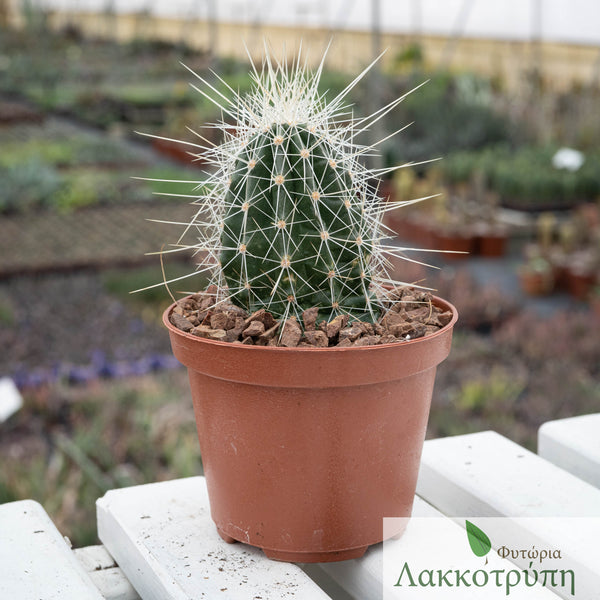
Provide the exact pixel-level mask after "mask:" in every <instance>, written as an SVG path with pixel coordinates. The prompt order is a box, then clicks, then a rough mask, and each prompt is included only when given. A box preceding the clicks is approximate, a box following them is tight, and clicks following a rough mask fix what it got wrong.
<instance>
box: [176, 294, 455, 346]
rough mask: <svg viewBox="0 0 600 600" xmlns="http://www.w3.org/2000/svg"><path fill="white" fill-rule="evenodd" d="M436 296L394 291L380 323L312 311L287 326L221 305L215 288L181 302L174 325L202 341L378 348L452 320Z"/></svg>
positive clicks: (266, 314) (261, 312)
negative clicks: (323, 317)
mask: <svg viewBox="0 0 600 600" xmlns="http://www.w3.org/2000/svg"><path fill="white" fill-rule="evenodd" d="M431 298H432V296H431V294H430V293H429V292H426V291H423V290H416V289H414V288H409V287H398V288H395V289H394V290H393V291H392V294H391V302H390V307H389V308H388V310H387V312H386V313H385V314H384V315H383V316H382V317H381V318H380V319H379V320H378V321H377V322H376V323H367V322H362V321H350V320H349V318H348V315H339V316H337V317H335V318H334V319H332V320H331V321H329V322H327V321H324V320H322V321H319V309H318V308H317V307H313V308H309V309H307V310H305V311H304V313H303V314H302V323H299V322H298V321H297V320H296V318H294V317H291V318H289V319H287V321H285V323H283V324H281V323H280V322H279V321H277V320H276V319H275V318H273V315H271V314H270V313H269V312H267V311H266V310H265V309H264V308H262V309H260V310H258V311H256V312H255V313H253V314H251V315H249V314H248V313H247V312H246V311H244V309H242V308H240V307H238V306H235V305H233V304H232V303H231V302H229V301H225V302H222V303H220V304H218V305H215V290H211V289H209V290H207V291H206V292H200V293H198V294H194V295H193V296H189V297H187V298H184V299H182V300H180V301H179V302H178V303H177V306H176V307H175V309H174V310H173V312H172V313H171V323H173V325H175V327H177V328H179V329H181V330H182V331H187V332H190V333H192V334H193V335H197V336H199V337H203V338H208V339H212V340H219V341H226V342H232V343H237V344H244V345H256V346H285V347H287V348H295V347H313V348H327V347H336V346H337V347H342V348H343V347H349V346H375V345H379V344H391V343H395V342H403V341H408V340H412V339H416V338H420V337H424V336H426V335H431V334H432V333H435V332H436V331H439V330H440V329H441V328H442V327H444V326H446V325H447V324H448V323H449V322H450V321H451V319H452V313H451V312H450V311H446V312H444V311H442V310H441V309H440V308H438V307H437V306H434V305H433V303H432V301H431Z"/></svg>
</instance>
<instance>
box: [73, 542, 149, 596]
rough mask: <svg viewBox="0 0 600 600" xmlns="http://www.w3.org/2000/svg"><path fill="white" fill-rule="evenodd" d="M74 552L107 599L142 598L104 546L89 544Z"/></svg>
mask: <svg viewBox="0 0 600 600" xmlns="http://www.w3.org/2000/svg"><path fill="white" fill-rule="evenodd" d="M73 552H74V554H75V556H76V557H77V558H78V559H79V562H80V563H81V565H82V566H83V568H84V569H85V572H86V573H87V574H88V575H89V577H90V579H91V580H92V581H93V582H94V585H95V586H96V587H97V588H98V590H99V591H100V593H101V594H102V596H103V597H104V598H105V599H106V600H140V597H139V595H138V593H137V592H136V591H135V588H134V587H133V586H132V585H131V583H129V580H128V579H127V577H125V574H124V573H123V571H122V570H121V569H120V568H119V567H118V566H117V564H116V563H115V559H114V558H113V557H112V556H111V555H110V554H109V552H108V551H107V550H106V548H105V547H104V546H87V547H85V548H77V549H75V550H73Z"/></svg>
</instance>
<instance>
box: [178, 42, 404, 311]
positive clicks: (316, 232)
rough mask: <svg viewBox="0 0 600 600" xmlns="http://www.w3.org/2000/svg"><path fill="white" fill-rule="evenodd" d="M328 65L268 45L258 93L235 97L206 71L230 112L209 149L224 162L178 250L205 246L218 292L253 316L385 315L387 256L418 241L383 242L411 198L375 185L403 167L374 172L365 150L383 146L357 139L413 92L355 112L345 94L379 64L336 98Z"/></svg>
mask: <svg viewBox="0 0 600 600" xmlns="http://www.w3.org/2000/svg"><path fill="white" fill-rule="evenodd" d="M323 60H324V59H323ZM322 68H323V62H321V64H320V66H319V68H318V69H317V70H316V71H315V72H314V73H311V72H310V71H308V70H307V68H306V66H305V65H303V64H302V63H301V60H300V56H299V57H298V59H297V61H296V62H295V63H294V64H293V65H292V67H291V68H289V69H288V67H287V66H286V65H280V64H273V62H272V61H271V58H270V57H269V55H268V53H267V55H266V58H265V61H264V65H263V69H262V71H260V72H259V71H257V70H256V68H253V79H254V89H253V91H251V92H250V93H248V94H246V95H243V96H242V95H240V94H237V93H235V92H234V91H233V90H231V89H230V90H229V91H230V98H227V97H226V96H225V95H223V94H222V93H221V92H219V91H218V90H217V89H216V88H215V87H213V86H212V85H210V84H209V83H208V82H207V81H205V80H204V79H202V78H201V77H199V76H198V75H196V74H194V75H196V76H197V77H198V78H199V79H201V80H202V81H203V83H204V89H198V88H195V89H197V91H199V92H200V93H201V94H203V95H204V96H206V97H207V98H209V99H210V100H212V101H213V102H215V104H217V105H218V106H219V107H220V108H221V110H222V111H223V114H224V120H223V121H222V122H220V123H217V124H215V125H214V127H217V128H219V129H221V130H222V131H223V136H224V140H223V142H222V143H221V144H219V145H216V146H210V147H204V146H199V147H200V148H201V149H202V152H201V155H202V157H203V159H205V160H206V159H208V160H209V161H210V162H212V163H213V165H214V166H215V167H216V168H215V170H214V172H213V173H211V175H210V176H209V177H208V179H207V180H205V181H204V182H203V183H202V184H201V185H200V186H199V189H202V190H203V191H204V192H205V193H204V194H203V195H201V196H200V197H198V198H196V200H195V202H194V204H196V205H198V207H199V209H198V212H197V213H196V215H195V217H194V218H193V219H192V221H191V222H190V223H189V224H187V225H188V226H187V227H186V228H185V233H184V234H183V235H182V236H181V238H180V239H179V241H178V242H177V244H176V246H177V248H176V249H175V251H179V250H185V249H192V250H194V252H195V253H196V255H197V256H199V257H201V262H200V264H199V265H198V271H199V272H207V273H209V275H210V284H211V285H214V286H216V289H217V290H218V296H219V297H220V298H222V299H224V298H229V299H230V300H231V301H232V302H233V303H234V304H237V305H238V306H240V307H243V308H245V309H246V310H248V311H249V312H251V313H252V312H254V311H256V310H258V309H260V308H265V309H266V310H267V311H269V312H270V313H271V314H272V315H273V316H274V317H275V318H276V319H282V320H285V319H287V318H289V317H296V318H298V319H299V318H300V316H301V314H302V312H303V311H304V310H305V309H307V308H311V307H314V306H317V307H319V310H320V313H319V314H320V315H321V316H322V317H324V318H326V319H327V320H331V319H333V318H335V317H336V316H338V315H343V314H347V315H349V316H350V317H351V318H354V319H358V320H363V321H371V322H374V321H375V320H377V318H378V317H379V316H380V314H381V310H382V307H383V305H384V303H385V302H386V300H388V299H387V298H386V294H387V292H386V289H387V288H386V285H387V284H389V283H395V282H391V281H390V279H389V277H388V275H387V273H386V264H388V262H387V258H386V255H392V256H402V257H404V253H403V251H406V250H407V249H402V248H398V247H397V246H392V245H386V244H384V243H383V241H384V240H385V239H386V237H388V236H387V235H386V233H385V231H384V227H383V226H382V216H383V213H384V211H385V210H391V209H393V208H396V207H397V206H399V205H400V204H403V203H406V201H405V202H396V203H394V202H386V203H385V204H384V203H383V202H382V201H381V199H380V198H379V197H378V196H377V187H376V185H373V182H376V181H377V178H378V177H379V176H380V175H382V174H383V173H384V172H387V171H392V170H394V168H397V167H393V168H391V169H385V170H380V171H372V170H369V169H367V168H366V167H365V166H364V165H363V164H362V163H363V161H362V158H363V156H364V155H365V154H369V153H373V152H375V149H374V146H375V145H371V146H365V145H360V144H358V143H357V142H356V138H357V136H358V135H359V134H361V133H364V132H365V131H366V130H368V128H369V127H370V125H371V124H372V123H373V122H374V121H376V120H378V119H380V118H382V117H383V116H384V115H385V114H387V113H388V112H389V111H390V110H392V109H393V108H394V107H395V106H397V104H398V103H399V102H400V101H401V98H400V99H397V100H394V101H393V102H392V103H390V104H388V105H387V106H385V107H383V108H382V109H380V110H379V111H377V112H376V113H375V114H374V115H371V116H369V117H366V118H355V117H354V116H353V113H352V111H351V110H350V109H349V107H348V106H347V105H346V103H345V100H344V98H345V97H346V95H347V94H348V92H349V91H350V90H351V89H352V88H353V87H354V86H355V85H356V84H357V83H358V82H359V81H360V80H361V79H362V77H363V76H364V75H365V74H366V73H367V72H368V70H369V68H370V67H368V68H367V69H365V70H364V71H363V73H361V74H360V75H359V76H358V77H357V78H356V79H355V80H354V81H352V82H351V83H350V84H349V85H348V86H347V87H346V88H345V89H344V90H343V91H342V92H341V93H340V94H339V95H338V96H337V97H335V98H334V99H333V100H332V101H330V102H327V101H326V99H325V95H324V94H321V93H320V92H319V91H318V84H319V79H320V76H321V72H322ZM223 83H224V82H223ZM225 85H226V84H225ZM232 120H233V121H234V124H233V125H232V124H231V121H232ZM227 121H229V122H227ZM198 156H200V154H199V155H198ZM384 206H385V208H384ZM190 234H193V235H194V240H193V242H192V243H190V242H189V241H188V237H187V236H189V235H190ZM399 283H400V282H399Z"/></svg>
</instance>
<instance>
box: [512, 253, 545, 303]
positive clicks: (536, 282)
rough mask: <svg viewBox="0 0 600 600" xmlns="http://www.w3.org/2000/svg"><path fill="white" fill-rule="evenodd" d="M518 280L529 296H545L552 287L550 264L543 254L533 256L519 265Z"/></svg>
mask: <svg viewBox="0 0 600 600" xmlns="http://www.w3.org/2000/svg"><path fill="white" fill-rule="evenodd" d="M519 280H520V282H521V288H522V289H523V291H524V292H525V293H526V294H528V295H529V296H546V295H548V294H550V293H551V292H552V290H553V289H554V275H553V269H552V265H551V264H550V262H549V261H548V260H547V259H546V258H544V257H543V256H533V257H531V258H529V259H528V260H527V262H525V263H524V264H523V265H521V266H520V267H519Z"/></svg>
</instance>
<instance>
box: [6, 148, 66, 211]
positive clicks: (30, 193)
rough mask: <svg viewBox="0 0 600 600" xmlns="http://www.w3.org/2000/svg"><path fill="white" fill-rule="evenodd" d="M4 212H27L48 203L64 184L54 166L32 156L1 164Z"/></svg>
mask: <svg viewBox="0 0 600 600" xmlns="http://www.w3.org/2000/svg"><path fill="white" fill-rule="evenodd" d="M0 181H2V188H3V189H2V193H1V194H0V213H6V212H8V213H10V212H23V211H26V210H29V209H31V208H33V207H39V206H44V205H47V204H48V203H49V202H50V199H51V198H52V195H53V194H55V193H56V192H57V191H58V190H59V189H60V188H61V186H62V184H63V181H62V178H61V176H60V175H59V174H58V173H57V172H56V171H55V170H54V169H53V168H51V167H49V166H47V165H45V164H43V163H42V162H40V161H39V160H36V159H32V160H29V161H27V162H24V163H20V164H17V165H11V166H9V167H4V166H1V165H0Z"/></svg>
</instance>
